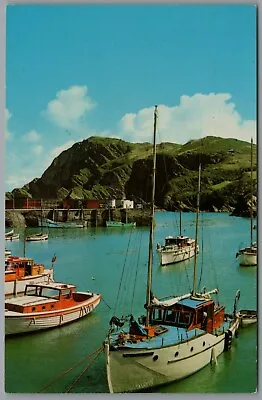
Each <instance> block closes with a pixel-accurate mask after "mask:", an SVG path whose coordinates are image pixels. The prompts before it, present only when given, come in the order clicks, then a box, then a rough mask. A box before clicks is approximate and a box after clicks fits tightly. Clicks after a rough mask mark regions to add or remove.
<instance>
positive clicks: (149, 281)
mask: <svg viewBox="0 0 262 400" xmlns="http://www.w3.org/2000/svg"><path fill="white" fill-rule="evenodd" d="M156 123H157V105H156V106H155V111H154V141H153V174H152V197H151V225H150V238H149V249H148V253H149V254H148V268H147V292H146V326H148V325H149V315H150V304H151V288H152V264H153V241H154V214H155V182H156Z"/></svg>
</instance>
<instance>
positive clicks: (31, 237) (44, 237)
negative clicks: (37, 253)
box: [25, 233, 48, 242]
mask: <svg viewBox="0 0 262 400" xmlns="http://www.w3.org/2000/svg"><path fill="white" fill-rule="evenodd" d="M25 240H26V241H27V242H39V241H42V240H48V233H35V234H34V235H29V236H26V238H25Z"/></svg>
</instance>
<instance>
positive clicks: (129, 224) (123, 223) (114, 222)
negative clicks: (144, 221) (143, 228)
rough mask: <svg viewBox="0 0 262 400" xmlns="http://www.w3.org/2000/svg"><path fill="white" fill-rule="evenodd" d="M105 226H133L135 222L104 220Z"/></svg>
mask: <svg viewBox="0 0 262 400" xmlns="http://www.w3.org/2000/svg"><path fill="white" fill-rule="evenodd" d="M106 226H107V228H134V227H135V226H136V222H121V221H106Z"/></svg>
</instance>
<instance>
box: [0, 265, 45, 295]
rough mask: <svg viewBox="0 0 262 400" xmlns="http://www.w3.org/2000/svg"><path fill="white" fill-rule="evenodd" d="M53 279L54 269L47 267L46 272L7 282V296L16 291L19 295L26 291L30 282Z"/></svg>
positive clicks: (36, 282) (42, 281) (38, 282)
mask: <svg viewBox="0 0 262 400" xmlns="http://www.w3.org/2000/svg"><path fill="white" fill-rule="evenodd" d="M50 281H53V269H52V268H50V269H45V272H44V273H42V274H38V275H30V276H24V277H21V278H20V279H17V280H11V281H9V282H5V296H11V295H13V294H14V293H15V292H16V293H17V294H18V295H19V294H22V293H24V291H25V287H26V285H28V284H43V283H49V282H50Z"/></svg>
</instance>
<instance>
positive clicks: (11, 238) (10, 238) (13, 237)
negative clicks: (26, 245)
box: [5, 233, 19, 241]
mask: <svg viewBox="0 0 262 400" xmlns="http://www.w3.org/2000/svg"><path fill="white" fill-rule="evenodd" d="M5 240H10V241H12V240H19V233H17V234H11V235H8V236H5Z"/></svg>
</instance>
